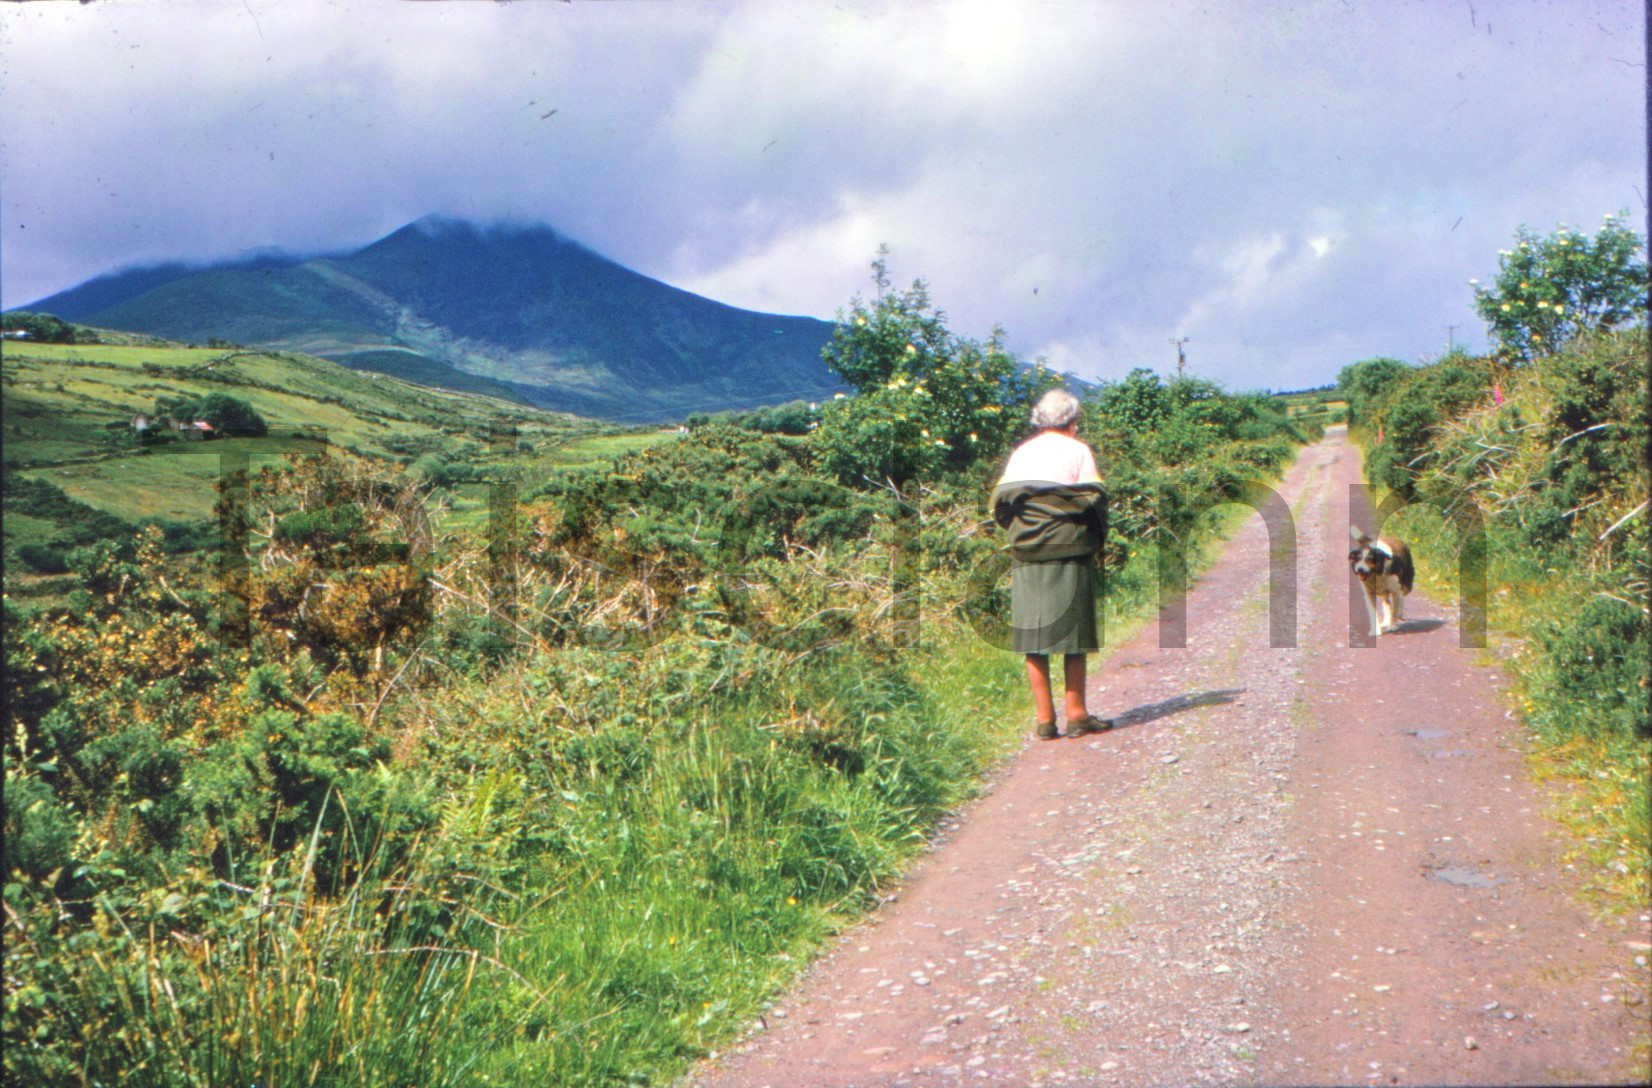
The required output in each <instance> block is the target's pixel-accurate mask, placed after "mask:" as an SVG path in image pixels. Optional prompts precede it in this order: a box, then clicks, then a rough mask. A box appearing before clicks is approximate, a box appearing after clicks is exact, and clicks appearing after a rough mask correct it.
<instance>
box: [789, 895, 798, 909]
mask: <svg viewBox="0 0 1652 1088" xmlns="http://www.w3.org/2000/svg"><path fill="white" fill-rule="evenodd" d="M786 902H787V903H788V904H790V905H791V906H794V907H795V906H797V899H796V897H795V896H790V895H788V896H787V897H786Z"/></svg>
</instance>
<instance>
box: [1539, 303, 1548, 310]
mask: <svg viewBox="0 0 1652 1088" xmlns="http://www.w3.org/2000/svg"><path fill="white" fill-rule="evenodd" d="M1537 308H1538V309H1539V310H1547V309H1548V308H1549V304H1548V303H1547V302H1541V301H1540V302H1538V304H1537Z"/></svg>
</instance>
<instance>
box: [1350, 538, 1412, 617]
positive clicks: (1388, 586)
mask: <svg viewBox="0 0 1652 1088" xmlns="http://www.w3.org/2000/svg"><path fill="white" fill-rule="evenodd" d="M1348 533H1349V535H1350V536H1352V537H1353V538H1354V550H1353V551H1351V552H1349V553H1348V562H1349V563H1350V564H1351V565H1352V566H1353V568H1354V576H1355V577H1356V578H1358V579H1359V584H1360V586H1361V587H1362V588H1364V590H1365V613H1366V615H1368V616H1369V617H1370V618H1371V636H1372V637H1373V638H1375V637H1376V636H1378V635H1380V634H1382V633H1383V632H1384V631H1392V630H1394V629H1395V628H1396V627H1397V626H1399V625H1400V624H1402V623H1404V622H1405V595H1406V594H1407V593H1410V592H1411V584H1412V582H1414V581H1415V580H1416V577H1417V568H1416V567H1414V566H1412V565H1411V549H1410V548H1408V547H1406V546H1405V541H1403V540H1395V539H1394V538H1392V537H1386V536H1377V537H1374V536H1371V535H1369V534H1368V533H1362V532H1360V531H1359V529H1358V528H1356V527H1355V526H1352V525H1350V526H1349V527H1348Z"/></svg>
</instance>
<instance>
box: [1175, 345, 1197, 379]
mask: <svg viewBox="0 0 1652 1088" xmlns="http://www.w3.org/2000/svg"><path fill="white" fill-rule="evenodd" d="M1190 339H1192V338H1191V337H1187V336H1184V337H1182V338H1181V339H1179V340H1178V339H1177V338H1176V337H1174V336H1172V337H1171V338H1170V342H1171V343H1172V344H1175V345H1176V377H1178V378H1180V377H1181V376H1182V372H1183V371H1184V370H1186V369H1187V353H1186V352H1185V351H1183V350H1182V345H1183V344H1185V343H1187V342H1188V340H1190Z"/></svg>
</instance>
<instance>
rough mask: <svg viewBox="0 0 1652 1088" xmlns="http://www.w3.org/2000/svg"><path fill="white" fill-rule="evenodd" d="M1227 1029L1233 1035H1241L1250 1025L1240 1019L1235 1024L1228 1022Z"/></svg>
mask: <svg viewBox="0 0 1652 1088" xmlns="http://www.w3.org/2000/svg"><path fill="white" fill-rule="evenodd" d="M1228 1030H1229V1031H1231V1032H1233V1033H1234V1034H1235V1035H1243V1034H1244V1033H1245V1032H1247V1031H1249V1030H1250V1025H1249V1024H1247V1023H1245V1022H1244V1021H1243V1020H1241V1021H1239V1022H1238V1023H1237V1024H1229V1025H1228Z"/></svg>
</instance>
